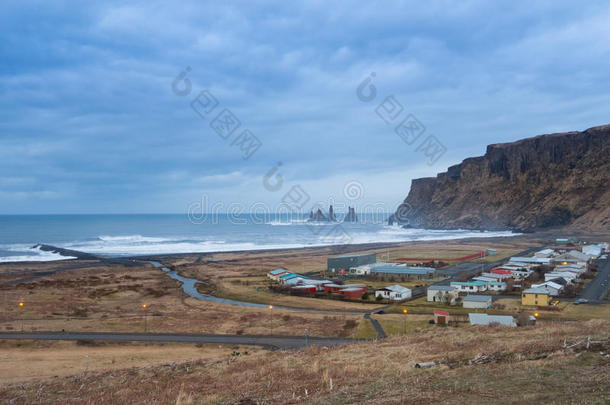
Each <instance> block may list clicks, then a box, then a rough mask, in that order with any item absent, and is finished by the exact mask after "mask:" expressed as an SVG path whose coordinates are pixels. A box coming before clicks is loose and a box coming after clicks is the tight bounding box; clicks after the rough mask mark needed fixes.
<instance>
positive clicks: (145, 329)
mask: <svg viewBox="0 0 610 405" xmlns="http://www.w3.org/2000/svg"><path fill="white" fill-rule="evenodd" d="M147 307H148V305H146V304H142V309H143V310H144V333H146V332H147V331H148V322H147V320H146V308H147Z"/></svg>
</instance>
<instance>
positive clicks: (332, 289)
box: [323, 283, 345, 293]
mask: <svg viewBox="0 0 610 405" xmlns="http://www.w3.org/2000/svg"><path fill="white" fill-rule="evenodd" d="M323 288H324V292H325V293H338V292H339V291H340V290H341V289H342V288H345V286H344V285H343V284H333V283H330V284H324V286H323Z"/></svg>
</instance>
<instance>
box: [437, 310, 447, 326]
mask: <svg viewBox="0 0 610 405" xmlns="http://www.w3.org/2000/svg"><path fill="white" fill-rule="evenodd" d="M434 323H436V324H440V325H446V324H448V323H449V312H445V311H440V310H438V309H435V310H434Z"/></svg>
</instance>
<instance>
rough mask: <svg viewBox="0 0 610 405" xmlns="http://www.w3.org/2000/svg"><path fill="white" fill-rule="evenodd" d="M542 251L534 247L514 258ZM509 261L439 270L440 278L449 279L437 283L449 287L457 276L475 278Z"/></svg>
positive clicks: (462, 264)
mask: <svg viewBox="0 0 610 405" xmlns="http://www.w3.org/2000/svg"><path fill="white" fill-rule="evenodd" d="M538 250H540V246H537V247H532V248H529V249H527V250H524V251H522V252H519V253H517V254H515V255H514V256H526V255H528V254H530V253H532V252H536V251H538ZM507 261H508V258H506V259H501V260H498V261H495V262H488V263H474V262H462V263H458V264H456V265H453V266H449V267H447V268H444V269H438V270H437V271H436V272H437V274H438V275H440V276H446V277H449V278H448V279H446V280H443V281H440V282H438V283H436V284H437V285H449V282H451V281H453V279H455V278H456V277H457V276H459V275H460V274H461V273H467V274H468V276H469V277H472V276H474V275H475V274H479V273H482V272H484V271H488V270H491V269H493V268H494V267H496V266H499V265H501V264H503V263H505V262H507Z"/></svg>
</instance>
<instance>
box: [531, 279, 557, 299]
mask: <svg viewBox="0 0 610 405" xmlns="http://www.w3.org/2000/svg"><path fill="white" fill-rule="evenodd" d="M532 288H546V289H547V290H548V292H549V293H550V295H551V296H553V297H556V296H558V295H559V293H560V292H561V290H562V289H563V286H562V285H561V284H557V283H554V282H553V281H547V282H545V283H542V284H532Z"/></svg>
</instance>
